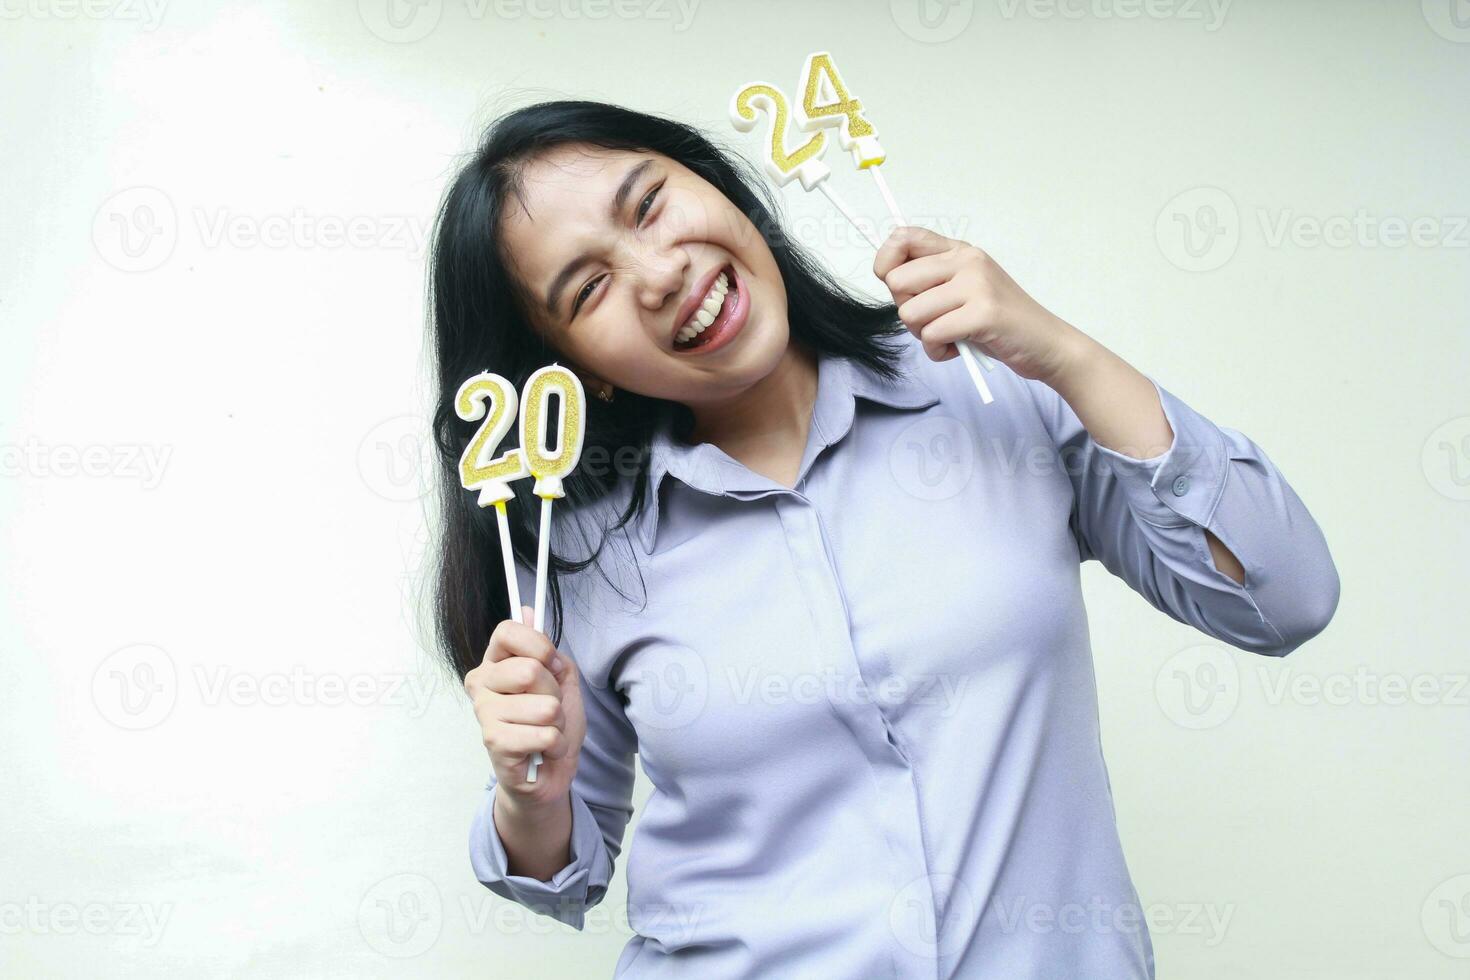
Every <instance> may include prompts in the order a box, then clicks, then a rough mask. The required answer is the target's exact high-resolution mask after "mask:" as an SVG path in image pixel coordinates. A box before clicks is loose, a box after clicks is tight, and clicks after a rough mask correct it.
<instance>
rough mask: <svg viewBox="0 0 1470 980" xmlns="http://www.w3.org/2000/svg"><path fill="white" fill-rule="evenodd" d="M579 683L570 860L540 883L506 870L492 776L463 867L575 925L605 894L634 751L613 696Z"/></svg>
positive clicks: (627, 802) (625, 814) (625, 812)
mask: <svg viewBox="0 0 1470 980" xmlns="http://www.w3.org/2000/svg"><path fill="white" fill-rule="evenodd" d="M563 650H564V651H565V650H566V646H565V644H564V645H563ZM572 656H573V657H574V658H575V654H572ZM581 688H582V704H583V708H584V711H585V713H586V716H587V737H586V739H585V740H584V741H583V743H582V752H581V757H580V758H579V760H578V763H577V774H576V775H575V776H574V777H572V785H571V806H572V835H571V846H570V850H571V855H570V856H571V860H570V861H568V862H567V864H566V866H565V867H563V868H561V869H560V870H559V871H557V872H556V873H555V874H554V875H552V876H551V878H550V879H548V880H546V881H542V880H540V879H538V878H532V877H529V876H526V875H513V874H509V873H508V872H507V868H508V867H509V861H508V859H507V856H506V853H505V844H504V842H503V841H502V840H501V839H500V834H499V832H498V831H497V830H496V827H495V818H494V812H495V810H494V808H495V794H496V792H497V791H498V786H497V784H496V780H495V778H494V776H492V777H491V779H490V782H489V784H488V785H487V786H486V787H485V793H484V796H483V797H482V799H481V802H480V807H479V809H478V810H477V811H476V813H475V817H474V820H473V822H472V824H471V828H470V864H471V866H472V867H473V868H474V871H475V877H476V878H478V879H479V880H480V882H481V883H482V884H483V885H485V887H487V888H489V889H490V890H491V891H492V892H494V893H495V894H497V895H499V896H500V897H502V898H505V899H509V900H510V901H512V902H516V903H518V904H520V905H523V906H525V907H526V908H528V909H530V910H532V911H534V912H538V913H540V914H542V915H549V916H551V917H553V918H555V919H557V920H558V921H561V922H564V923H566V924H567V925H569V926H571V927H572V928H574V929H579V930H580V929H581V928H582V927H583V925H584V924H585V921H586V914H587V910H588V909H589V908H591V907H592V906H594V905H596V904H597V903H598V902H600V901H602V898H603V896H604V895H606V894H607V886H608V882H610V881H611V880H612V875H613V865H614V862H615V861H616V859H617V857H618V854H619V853H620V852H621V850H622V842H623V832H624V829H625V828H626V827H627V824H628V820H629V819H630V818H631V817H632V815H633V806H632V795H633V781H634V778H635V770H634V767H633V756H634V754H635V753H636V751H637V737H636V735H635V734H634V732H633V729H632V726H631V725H629V723H628V720H627V717H626V715H625V714H624V713H623V710H622V706H621V704H620V703H619V702H618V699H617V696H616V694H614V693H612V692H610V691H607V690H605V689H601V688H597V687H595V686H593V685H591V684H589V683H588V681H587V678H586V676H585V675H583V676H582V684H581Z"/></svg>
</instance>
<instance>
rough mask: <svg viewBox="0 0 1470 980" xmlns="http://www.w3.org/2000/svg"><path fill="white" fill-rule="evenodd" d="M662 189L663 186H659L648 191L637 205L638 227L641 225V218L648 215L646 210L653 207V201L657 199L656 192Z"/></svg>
mask: <svg viewBox="0 0 1470 980" xmlns="http://www.w3.org/2000/svg"><path fill="white" fill-rule="evenodd" d="M663 188H664V185H663V184H659V185H658V186H657V187H655V188H654V189H653V190H651V191H649V192H648V194H647V195H646V196H645V197H644V198H643V200H642V201H641V202H640V203H639V205H638V223H639V224H640V225H641V224H642V223H643V216H644V215H646V214H647V213H648V209H649V208H651V207H653V199H654V198H656V197H658V192H659V191H661V190H663Z"/></svg>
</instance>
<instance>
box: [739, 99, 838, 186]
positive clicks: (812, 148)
mask: <svg viewBox="0 0 1470 980" xmlns="http://www.w3.org/2000/svg"><path fill="white" fill-rule="evenodd" d="M757 109H764V110H766V111H767V112H769V113H770V114H771V163H772V164H773V165H775V167H776V169H777V170H779V171H780V172H781V174H782V176H783V177H789V176H790V175H791V174H792V173H794V172H795V171H796V170H797V168H799V167H800V166H801V165H802V164H803V163H806V162H807V161H808V160H812V159H814V158H816V157H819V156H821V155H822V150H823V149H824V148H825V146H826V142H827V135H826V134H825V133H821V132H817V133H813V134H812V138H811V139H809V140H807V141H806V142H805V143H803V144H801V146H799V147H797V148H796V149H795V150H793V151H791V152H790V153H787V152H786V123H787V121H788V119H789V117H790V115H791V110H790V108H789V107H788V106H787V104H786V96H784V95H782V94H781V90H780V89H778V88H776V86H774V85H767V84H766V83H765V82H757V83H755V84H754V85H747V86H746V87H745V88H743V89H741V90H740V92H739V94H737V95H736V96H735V115H736V118H737V121H739V122H743V123H745V124H746V128H749V127H750V126H752V125H754V124H755V113H756V110H757Z"/></svg>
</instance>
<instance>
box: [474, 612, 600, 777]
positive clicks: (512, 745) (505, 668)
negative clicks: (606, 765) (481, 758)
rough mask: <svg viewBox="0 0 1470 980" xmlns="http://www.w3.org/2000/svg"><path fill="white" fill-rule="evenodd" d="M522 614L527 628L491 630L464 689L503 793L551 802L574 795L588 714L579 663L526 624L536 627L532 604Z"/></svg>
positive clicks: (509, 624) (506, 623)
mask: <svg viewBox="0 0 1470 980" xmlns="http://www.w3.org/2000/svg"><path fill="white" fill-rule="evenodd" d="M521 615H522V618H523V619H524V620H525V622H524V623H517V622H515V621H514V620H510V619H506V620H502V621H501V622H500V624H499V625H498V626H496V627H495V632H494V633H492V634H491V635H490V643H489V644H488V645H487V646H486V648H485V659H484V660H483V661H481V663H480V666H478V667H476V668H474V669H473V670H471V671H470V672H469V673H468V674H466V675H465V678H464V689H465V693H466V694H468V695H469V696H470V701H471V702H472V703H473V704H474V708H475V717H476V718H477V719H479V722H480V734H481V737H482V739H483V741H484V743H485V748H486V749H487V750H488V751H489V753H490V765H491V766H492V768H494V770H495V779H496V781H497V783H498V785H499V786H500V788H501V792H503V793H506V794H509V795H510V797H511V798H513V799H514V801H515V802H516V803H520V804H542V803H550V802H553V801H555V800H558V799H561V798H562V797H564V796H565V795H566V794H567V793H568V792H569V791H570V789H571V785H572V777H573V776H574V775H576V772H577V759H578V758H579V756H580V755H581V751H582V740H583V739H584V738H585V737H586V735H587V716H586V715H585V713H584V712H583V710H582V688H581V686H580V679H579V677H580V675H579V671H578V670H577V665H576V664H575V663H574V662H573V661H572V658H571V657H568V656H566V655H565V654H562V653H560V652H559V651H558V650H557V649H556V647H554V646H552V644H551V640H550V639H549V638H547V636H546V635H545V634H544V633H541V632H539V631H537V630H535V629H533V628H531V627H530V626H528V625H526V623H529V622H532V621H533V620H532V610H531V607H530V606H522V607H521ZM538 751H539V752H540V753H541V755H542V759H543V761H542V763H541V765H540V766H539V767H538V768H537V770H536V781H535V782H534V783H528V782H526V769H527V767H528V765H529V763H530V761H531V754H532V753H533V752H538ZM507 802H510V801H509V800H508V801H507Z"/></svg>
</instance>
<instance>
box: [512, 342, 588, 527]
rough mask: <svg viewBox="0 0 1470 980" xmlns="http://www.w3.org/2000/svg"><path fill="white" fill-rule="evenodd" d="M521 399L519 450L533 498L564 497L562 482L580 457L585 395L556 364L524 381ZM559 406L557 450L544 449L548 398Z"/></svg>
mask: <svg viewBox="0 0 1470 980" xmlns="http://www.w3.org/2000/svg"><path fill="white" fill-rule="evenodd" d="M523 394H524V397H523V398H522V399H521V449H522V451H523V452H524V453H525V454H526V462H527V463H528V465H529V466H530V468H531V473H532V475H534V476H535V477H536V489H535V492H536V496H538V497H542V498H546V497H561V496H563V495H564V494H563V491H562V485H561V481H562V478H563V477H565V476H567V475H568V474H569V473H571V472H572V470H573V469H574V468H575V467H576V465H577V460H578V459H580V458H581V456H582V440H583V437H584V435H585V431H586V415H587V413H586V404H587V394H586V392H585V391H584V390H583V389H582V381H581V379H580V378H578V377H577V376H576V374H574V373H573V372H572V371H570V370H568V369H567V368H564V367H562V366H561V365H559V364H549V365H547V366H546V367H543V368H538V369H537V370H536V371H534V372H533V373H532V374H531V376H530V378H528V379H526V387H525V391H524V393H523ZM552 395H556V396H557V398H558V399H559V400H560V402H561V411H560V412H559V413H558V415H559V422H560V425H558V426H557V432H556V448H555V449H553V448H552V447H551V446H549V445H547V437H548V436H549V435H551V432H550V430H549V428H548V426H547V424H546V416H547V413H548V410H549V409H550V405H551V396H552Z"/></svg>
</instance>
